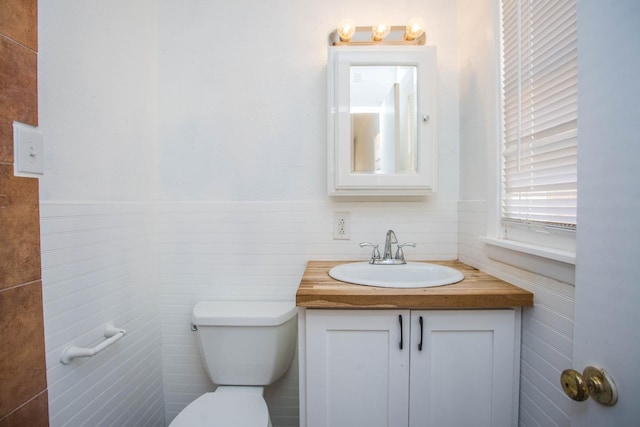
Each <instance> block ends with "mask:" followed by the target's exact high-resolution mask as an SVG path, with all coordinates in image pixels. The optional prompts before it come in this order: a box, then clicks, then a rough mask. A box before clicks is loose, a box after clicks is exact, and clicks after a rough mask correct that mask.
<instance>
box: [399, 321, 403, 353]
mask: <svg viewBox="0 0 640 427" xmlns="http://www.w3.org/2000/svg"><path fill="white" fill-rule="evenodd" d="M398 321H399V322H400V350H402V347H403V345H402V344H403V335H404V334H403V333H402V314H399V315H398Z"/></svg>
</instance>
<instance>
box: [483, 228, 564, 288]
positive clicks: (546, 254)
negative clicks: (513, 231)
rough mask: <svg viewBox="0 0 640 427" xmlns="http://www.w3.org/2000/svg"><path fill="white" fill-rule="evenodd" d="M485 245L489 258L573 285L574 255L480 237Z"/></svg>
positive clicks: (557, 250)
mask: <svg viewBox="0 0 640 427" xmlns="http://www.w3.org/2000/svg"><path fill="white" fill-rule="evenodd" d="M480 240H481V241H482V242H484V243H486V244H487V255H488V256H489V258H491V259H493V260H495V261H499V262H502V263H505V264H509V265H512V266H514V267H518V268H521V269H523V270H527V271H530V272H532V273H536V274H540V275H542V276H545V277H550V278H552V279H555V280H559V281H561V282H565V283H569V284H572V285H574V284H575V263H576V255H575V253H573V252H568V251H563V250H559V249H552V248H547V247H543V246H537V245H531V244H527V243H521V242H514V241H511V240H504V239H497V238H494V237H481V238H480Z"/></svg>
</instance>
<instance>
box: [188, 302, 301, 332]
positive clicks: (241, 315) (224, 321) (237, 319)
mask: <svg viewBox="0 0 640 427" xmlns="http://www.w3.org/2000/svg"><path fill="white" fill-rule="evenodd" d="M297 312H298V309H297V307H296V306H295V304H294V303H293V302H284V301H200V302H198V303H197V304H196V305H195V306H194V307H193V315H192V318H193V323H194V324H196V325H203V326H277V325H281V324H283V323H285V322H286V321H287V320H289V319H291V318H292V317H294V316H295V315H296V313H297Z"/></svg>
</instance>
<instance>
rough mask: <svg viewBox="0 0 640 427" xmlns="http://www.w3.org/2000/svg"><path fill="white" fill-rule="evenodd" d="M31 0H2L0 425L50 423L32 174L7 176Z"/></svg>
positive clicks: (24, 109) (29, 49) (31, 108)
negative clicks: (29, 176) (21, 176)
mask: <svg viewBox="0 0 640 427" xmlns="http://www.w3.org/2000/svg"><path fill="white" fill-rule="evenodd" d="M37 24H38V23H37V0H6V1H4V0H3V1H0V343H1V344H0V427H8V426H33V427H39V426H48V425H49V415H48V403H47V402H48V397H47V380H46V365H45V349H44V322H43V316H42V282H41V272H40V220H39V203H38V180H37V179H34V178H19V177H15V176H13V121H14V120H16V121H19V122H22V123H28V124H31V125H34V126H37V124H38V87H37V58H38V32H37V28H38V25H37Z"/></svg>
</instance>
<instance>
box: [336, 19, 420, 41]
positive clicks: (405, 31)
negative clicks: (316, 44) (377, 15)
mask: <svg viewBox="0 0 640 427" xmlns="http://www.w3.org/2000/svg"><path fill="white" fill-rule="evenodd" d="M425 41H426V35H425V32H424V21H423V20H422V19H420V18H415V17H414V18H411V19H410V20H409V22H407V25H402V26H400V25H387V24H377V25H373V26H356V25H355V24H354V23H353V21H351V20H350V19H343V20H342V21H340V25H339V26H338V28H337V29H336V30H335V31H333V32H332V33H331V35H330V36H329V44H330V45H332V46H367V45H386V46H389V45H391V46H393V45H423V44H425Z"/></svg>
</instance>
